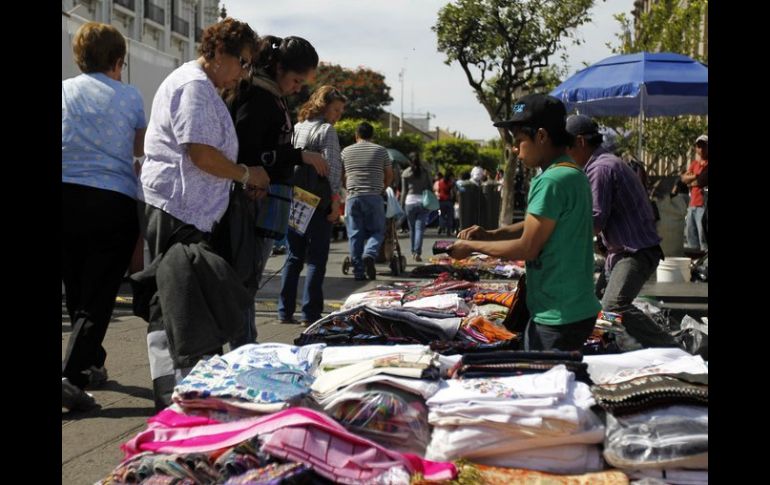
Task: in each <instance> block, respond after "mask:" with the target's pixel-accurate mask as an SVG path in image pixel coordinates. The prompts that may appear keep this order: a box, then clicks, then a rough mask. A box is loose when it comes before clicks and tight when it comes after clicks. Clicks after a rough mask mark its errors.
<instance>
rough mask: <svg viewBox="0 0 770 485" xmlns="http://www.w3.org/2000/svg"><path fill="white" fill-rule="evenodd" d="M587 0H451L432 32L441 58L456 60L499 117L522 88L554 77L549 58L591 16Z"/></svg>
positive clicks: (495, 117) (541, 86)
mask: <svg viewBox="0 0 770 485" xmlns="http://www.w3.org/2000/svg"><path fill="white" fill-rule="evenodd" d="M592 5H593V0H513V1H512V0H455V1H454V2H452V3H450V4H448V5H446V6H444V7H443V8H442V9H441V10H440V11H439V16H438V21H437V22H436V24H435V25H434V26H433V31H434V32H436V35H437V37H438V50H439V51H440V52H443V53H444V54H445V55H446V60H445V63H446V64H451V63H452V62H455V61H457V62H458V63H459V64H460V66H461V67H462V68H463V70H464V72H465V75H466V77H467V79H468V83H469V84H470V85H471V87H472V88H473V89H474V90H475V91H476V96H477V98H478V99H479V101H480V102H481V103H482V104H483V105H484V107H485V108H486V109H487V112H488V113H489V115H490V118H491V119H492V120H493V121H499V120H501V119H506V118H509V117H510V115H511V107H512V105H513V101H514V96H516V97H518V96H520V95H521V94H522V91H521V90H523V89H526V90H530V89H533V88H536V89H537V90H545V87H546V86H547V85H549V84H552V83H553V81H554V78H555V77H558V74H559V71H558V69H557V70H554V69H550V70H548V69H547V68H548V67H549V66H550V64H549V62H550V57H551V56H552V55H553V54H554V53H555V52H556V51H557V50H558V49H559V47H560V46H561V42H562V41H563V40H565V39H567V38H573V39H574V32H575V29H576V28H577V27H578V26H580V25H582V24H584V23H585V22H587V21H588V20H590V17H589V15H588V11H589V9H590V8H591V6H592ZM501 134H502V132H501ZM508 141H509V143H510V140H508Z"/></svg>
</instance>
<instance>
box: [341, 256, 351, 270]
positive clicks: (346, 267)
mask: <svg viewBox="0 0 770 485" xmlns="http://www.w3.org/2000/svg"><path fill="white" fill-rule="evenodd" d="M349 271H350V256H345V261H343V262H342V274H348V272H349Z"/></svg>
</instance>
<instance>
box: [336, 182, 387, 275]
mask: <svg viewBox="0 0 770 485" xmlns="http://www.w3.org/2000/svg"><path fill="white" fill-rule="evenodd" d="M345 214H346V215H345V221H346V223H347V226H348V242H349V244H350V263H351V265H352V266H353V274H354V275H355V276H356V277H358V278H363V277H364V261H363V257H364V256H368V257H370V258H373V259H377V254H378V253H379V251H380V246H381V245H382V241H383V240H384V239H385V202H384V201H383V200H382V196H379V195H358V196H355V197H349V198H348V200H347V201H346V202H345Z"/></svg>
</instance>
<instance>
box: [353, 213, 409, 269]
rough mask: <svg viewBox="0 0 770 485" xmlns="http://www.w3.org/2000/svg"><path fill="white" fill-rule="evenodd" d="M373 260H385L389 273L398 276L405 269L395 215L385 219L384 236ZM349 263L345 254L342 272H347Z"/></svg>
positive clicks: (404, 257)
mask: <svg viewBox="0 0 770 485" xmlns="http://www.w3.org/2000/svg"><path fill="white" fill-rule="evenodd" d="M375 261H376V262H378V263H385V262H387V263H388V265H389V266H390V274H391V275H393V276H400V275H401V274H402V273H404V271H406V256H404V255H403V254H401V246H400V245H399V242H398V228H397V227H396V218H395V217H388V218H386V219H385V238H384V239H383V241H382V245H381V246H380V253H379V254H378V255H377V259H376V260H375ZM351 265H352V263H351V261H350V256H345V260H344V261H343V262H342V273H343V274H348V272H349V271H350V267H351Z"/></svg>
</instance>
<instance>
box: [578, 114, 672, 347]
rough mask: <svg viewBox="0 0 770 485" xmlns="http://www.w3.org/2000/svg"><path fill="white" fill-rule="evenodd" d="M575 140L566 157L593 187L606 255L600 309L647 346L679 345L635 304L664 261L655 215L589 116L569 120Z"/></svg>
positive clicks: (636, 180) (595, 213)
mask: <svg viewBox="0 0 770 485" xmlns="http://www.w3.org/2000/svg"><path fill="white" fill-rule="evenodd" d="M567 131H568V132H569V133H570V134H571V135H572V136H573V137H574V140H573V142H572V146H571V147H570V148H569V149H568V150H567V153H568V154H569V155H570V156H571V157H572V159H573V160H575V163H577V164H578V165H580V166H581V167H583V169H584V170H585V172H586V175H587V176H588V181H589V182H590V183H591V193H592V196H593V223H594V234H597V235H601V238H602V242H603V243H604V245H605V246H606V247H607V251H608V255H607V262H606V264H605V267H604V271H605V274H606V277H607V287H606V288H605V290H604V296H603V297H602V309H603V310H604V311H608V312H614V313H620V314H621V315H622V322H623V326H624V327H625V328H626V330H627V331H628V333H629V334H630V335H631V336H632V337H634V338H635V339H636V340H637V341H638V342H639V343H640V344H642V345H643V346H644V347H676V346H677V344H676V342H675V341H674V339H673V337H671V335H669V334H668V333H667V332H666V331H665V330H664V329H662V328H660V327H659V326H658V325H657V324H656V323H655V322H653V321H652V319H650V318H649V317H648V316H647V315H645V314H644V313H643V312H642V311H641V310H639V309H638V308H636V307H635V306H634V305H633V301H634V298H636V296H637V295H638V294H639V292H640V291H641V289H642V286H643V285H644V283H645V282H646V281H647V280H648V279H649V278H650V276H651V275H652V274H653V273H654V272H655V270H656V269H657V267H658V262H659V261H660V260H661V259H663V250H662V249H661V248H660V236H658V233H657V231H656V230H655V217H654V215H653V212H652V206H651V205H650V201H649V200H648V198H647V193H646V191H645V190H644V187H643V186H642V182H641V181H640V180H639V177H638V176H637V175H636V174H635V173H634V171H633V170H632V169H631V168H630V167H629V166H628V165H627V164H626V163H625V162H623V160H621V159H620V158H618V157H617V156H615V155H613V154H612V153H610V152H609V151H607V150H606V149H605V148H603V147H602V146H601V144H602V138H603V137H602V135H601V133H599V126H598V125H597V124H596V122H595V121H594V120H592V119H591V118H589V117H588V116H585V115H573V116H570V117H569V118H567Z"/></svg>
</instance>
